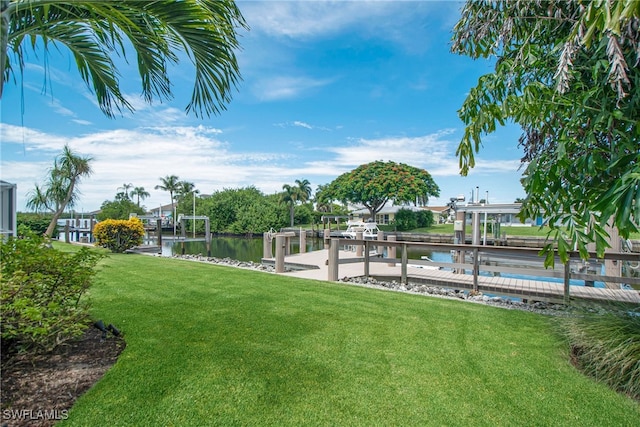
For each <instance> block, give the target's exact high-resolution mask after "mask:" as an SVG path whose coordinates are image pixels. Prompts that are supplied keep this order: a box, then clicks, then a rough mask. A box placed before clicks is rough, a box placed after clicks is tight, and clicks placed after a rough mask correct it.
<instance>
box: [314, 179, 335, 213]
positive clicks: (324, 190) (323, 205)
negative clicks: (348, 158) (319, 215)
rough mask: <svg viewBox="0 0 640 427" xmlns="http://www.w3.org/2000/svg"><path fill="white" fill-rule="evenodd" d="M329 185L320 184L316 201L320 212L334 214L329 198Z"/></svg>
mask: <svg viewBox="0 0 640 427" xmlns="http://www.w3.org/2000/svg"><path fill="white" fill-rule="evenodd" d="M328 188H329V184H320V185H318V187H317V188H316V194H315V201H316V210H317V211H318V212H333V203H332V200H330V199H329V197H328V196H327V194H329V193H328Z"/></svg>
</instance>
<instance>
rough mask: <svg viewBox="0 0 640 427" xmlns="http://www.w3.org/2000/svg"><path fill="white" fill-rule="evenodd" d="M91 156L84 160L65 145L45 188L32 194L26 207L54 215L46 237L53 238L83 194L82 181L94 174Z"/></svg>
mask: <svg viewBox="0 0 640 427" xmlns="http://www.w3.org/2000/svg"><path fill="white" fill-rule="evenodd" d="M92 160H93V159H92V158H91V157H81V156H79V155H77V154H76V153H74V152H73V151H71V149H70V148H69V146H68V145H65V146H64V148H63V150H62V154H61V155H60V156H58V157H57V158H56V159H55V161H54V163H53V168H52V169H51V171H50V172H49V177H48V179H47V182H46V183H45V185H44V186H42V187H38V186H37V185H36V188H35V190H34V191H33V192H32V193H31V194H30V196H29V198H28V200H27V207H28V208H30V209H34V210H36V211H39V210H40V209H42V208H44V209H46V210H48V211H50V212H52V213H53V217H52V218H51V222H50V223H49V226H48V227H47V231H45V233H44V234H45V235H46V236H48V237H51V235H52V234H53V230H54V229H55V227H56V224H57V223H58V219H59V218H60V215H62V212H64V210H65V209H66V208H67V206H68V207H73V205H74V204H75V202H76V201H77V199H78V196H79V195H80V193H79V191H78V188H77V185H78V184H79V182H80V179H81V178H82V177H85V176H89V175H91V173H92V172H93V171H92V170H91V165H90V162H91V161H92Z"/></svg>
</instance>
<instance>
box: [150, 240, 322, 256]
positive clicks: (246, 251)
mask: <svg viewBox="0 0 640 427" xmlns="http://www.w3.org/2000/svg"><path fill="white" fill-rule="evenodd" d="M273 244H274V245H275V242H273ZM183 246H184V253H185V254H192V255H197V254H202V255H206V254H207V244H206V242H205V241H204V240H186V241H173V240H164V241H163V242H162V255H163V256H172V255H174V254H181V253H182V248H183ZM322 248H323V242H322V239H318V238H309V237H308V238H307V244H306V249H307V252H310V251H315V250H318V249H322ZM272 250H273V251H275V248H272ZM262 251H263V248H262V238H261V237H256V238H248V237H228V236H224V237H215V236H214V237H212V238H211V256H212V257H215V258H231V259H236V260H238V261H253V262H260V260H261V259H262ZM291 253H292V254H297V253H300V240H299V239H297V238H294V239H291Z"/></svg>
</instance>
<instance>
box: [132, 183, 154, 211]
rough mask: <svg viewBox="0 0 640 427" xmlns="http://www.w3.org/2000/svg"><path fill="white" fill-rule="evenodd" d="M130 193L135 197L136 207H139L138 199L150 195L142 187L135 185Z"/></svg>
mask: <svg viewBox="0 0 640 427" xmlns="http://www.w3.org/2000/svg"><path fill="white" fill-rule="evenodd" d="M130 194H131V197H135V198H136V204H137V205H138V207H140V199H142V200H144V199H146V198H147V197H149V196H151V194H149V192H148V191H146V190H145V189H144V187H135V188H134V189H133V190H131V193H130Z"/></svg>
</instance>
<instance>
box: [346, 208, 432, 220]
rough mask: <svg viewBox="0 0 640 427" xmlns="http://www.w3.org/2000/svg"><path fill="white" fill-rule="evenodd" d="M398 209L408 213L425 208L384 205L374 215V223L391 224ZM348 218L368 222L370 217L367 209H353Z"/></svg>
mask: <svg viewBox="0 0 640 427" xmlns="http://www.w3.org/2000/svg"><path fill="white" fill-rule="evenodd" d="M400 209H408V210H410V211H414V212H420V211H423V210H425V209H427V208H419V207H416V206H402V205H401V206H395V205H391V206H387V205H384V206H383V207H382V209H380V211H379V212H378V213H377V214H376V217H375V219H374V221H375V222H376V223H378V224H391V223H392V221H394V220H395V218H396V213H398V211H399V210H400ZM349 216H350V217H351V218H352V219H355V220H362V221H369V219H370V217H371V215H370V214H369V209H367V208H358V209H355V210H353V211H351V213H350V214H349Z"/></svg>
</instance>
